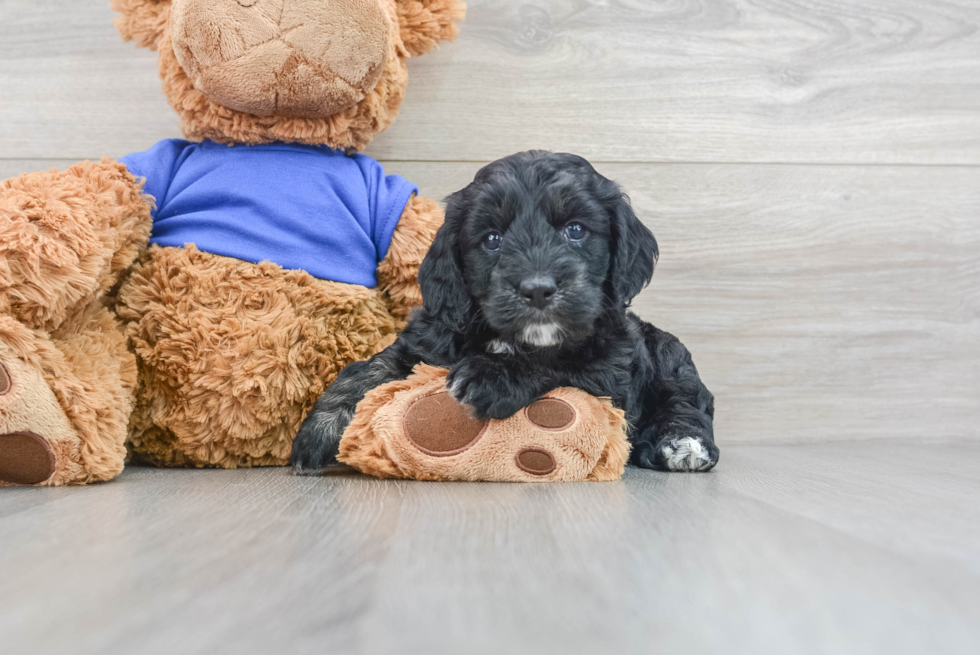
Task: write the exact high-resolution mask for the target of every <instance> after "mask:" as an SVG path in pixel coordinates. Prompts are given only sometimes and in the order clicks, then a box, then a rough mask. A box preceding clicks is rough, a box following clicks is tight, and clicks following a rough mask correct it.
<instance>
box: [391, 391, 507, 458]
mask: <svg viewBox="0 0 980 655" xmlns="http://www.w3.org/2000/svg"><path fill="white" fill-rule="evenodd" d="M487 423H488V422H487V421H481V420H479V419H475V418H473V417H472V416H470V415H469V413H468V412H467V411H466V408H465V407H464V406H463V405H461V404H459V403H458V402H456V401H455V400H453V398H452V396H450V395H449V392H448V391H443V392H440V393H434V394H432V395H429V396H423V397H422V398H419V399H418V400H416V401H415V402H414V403H412V405H411V407H409V408H408V412H407V413H406V414H405V436H407V437H408V439H409V441H411V442H412V444H414V446H415V447H416V448H418V449H419V450H421V451H422V452H423V453H425V454H427V455H433V456H436V457H448V456H449V455H458V454H459V453H461V452H463V451H465V450H467V449H468V448H470V447H471V446H472V445H473V444H475V443H476V442H477V441H479V439H480V437H481V436H483V432H484V431H485V430H486V428H487Z"/></svg>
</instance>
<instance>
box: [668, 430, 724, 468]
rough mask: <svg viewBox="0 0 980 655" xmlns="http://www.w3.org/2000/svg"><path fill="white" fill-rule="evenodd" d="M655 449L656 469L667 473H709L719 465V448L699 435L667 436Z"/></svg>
mask: <svg viewBox="0 0 980 655" xmlns="http://www.w3.org/2000/svg"><path fill="white" fill-rule="evenodd" d="M655 448H656V455H655V460H654V461H655V463H656V465H657V466H656V468H659V469H662V470H665V471H695V472H697V471H708V470H710V469H711V468H712V467H714V465H715V464H717V463H718V447H717V446H715V445H714V444H713V443H711V442H710V441H707V440H705V439H703V438H702V437H700V436H697V435H691V436H674V435H667V436H665V437H664V438H663V439H661V440H660V441H659V442H658V443H657V445H656V447H655Z"/></svg>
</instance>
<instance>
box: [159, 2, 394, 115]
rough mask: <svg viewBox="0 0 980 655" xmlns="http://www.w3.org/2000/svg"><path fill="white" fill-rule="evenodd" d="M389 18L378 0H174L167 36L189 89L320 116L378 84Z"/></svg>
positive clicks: (236, 102)
mask: <svg viewBox="0 0 980 655" xmlns="http://www.w3.org/2000/svg"><path fill="white" fill-rule="evenodd" d="M390 22H391V21H390V19H389V16H388V13H387V12H386V11H385V8H384V7H383V5H382V3H381V2H380V0H340V1H335V2H328V3H324V2H320V1H318V0H262V1H261V2H259V1H252V2H241V3H239V2H213V1H212V0H176V1H175V2H174V3H173V5H172V8H171V11H170V28H171V34H170V39H171V44H172V45H173V49H174V53H175V54H176V56H177V61H178V62H179V63H180V65H181V67H182V68H183V69H184V71H186V73H187V75H188V77H189V78H190V79H191V80H192V81H193V83H194V88H196V89H199V90H200V91H201V92H202V93H204V94H205V95H206V96H207V97H208V98H210V99H211V100H212V101H213V102H216V103H217V104H219V105H221V106H222V107H227V108H229V109H234V110H236V111H241V112H245V113H249V114H255V115H257V116H300V117H306V118H323V117H325V116H332V115H334V114H337V113H339V112H342V111H344V110H345V109H348V108H350V107H352V106H354V105H355V104H357V103H358V102H360V101H361V100H362V99H363V98H364V95H365V94H366V93H367V92H369V91H370V90H371V89H373V88H374V86H375V85H376V84H377V82H378V79H379V78H380V77H381V72H382V71H383V70H384V64H385V61H386V59H387V55H388V44H389V41H390V36H389V32H390V31H391V25H390ZM216 25H221V26H222V27H223V28H222V29H220V30H217V31H216V30H215V29H214V27H215V26H216Z"/></svg>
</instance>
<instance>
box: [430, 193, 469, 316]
mask: <svg viewBox="0 0 980 655" xmlns="http://www.w3.org/2000/svg"><path fill="white" fill-rule="evenodd" d="M465 191H466V190H465V189H464V190H463V191H459V192H457V193H454V194H453V195H451V196H449V198H447V200H446V221H445V222H444V223H443V224H442V227H440V228H439V231H438V232H436V238H435V239H434V240H433V241H432V246H431V247H430V248H429V252H428V254H426V256H425V259H423V260H422V265H421V266H420V267H419V287H420V288H421V289H422V307H423V308H424V309H425V311H426V312H427V313H428V314H429V315H431V316H433V317H435V318H438V319H439V320H441V321H442V322H444V323H446V324H447V325H448V326H449V327H450V328H451V329H452V330H454V331H457V332H462V331H463V330H464V327H465V324H466V322H467V318H468V316H469V313H470V294H469V293H468V292H467V290H466V283H465V282H464V280H463V269H462V267H461V266H460V263H459V260H460V255H461V253H460V252H459V245H458V241H459V232H460V228H461V226H462V222H463V221H462V215H463V213H464V209H463V205H464V204H465V202H464V200H463V193H464V192H465Z"/></svg>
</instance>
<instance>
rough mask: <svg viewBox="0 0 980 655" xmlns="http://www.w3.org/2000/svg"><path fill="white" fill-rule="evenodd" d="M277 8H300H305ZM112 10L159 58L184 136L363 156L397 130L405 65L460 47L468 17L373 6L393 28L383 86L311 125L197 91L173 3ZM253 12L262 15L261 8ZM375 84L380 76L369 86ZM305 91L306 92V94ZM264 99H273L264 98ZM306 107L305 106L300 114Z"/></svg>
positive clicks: (443, 7) (435, 2)
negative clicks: (176, 33) (182, 58)
mask: <svg viewBox="0 0 980 655" xmlns="http://www.w3.org/2000/svg"><path fill="white" fill-rule="evenodd" d="M185 1H186V0H185ZM277 1H278V2H280V3H283V2H286V3H293V2H297V3H299V2H303V1H304V0H277ZM113 2H114V6H115V7H116V10H117V11H120V12H121V13H122V16H121V17H120V18H119V19H117V22H116V26H117V27H118V28H119V31H120V34H121V35H122V36H123V38H125V39H132V40H134V41H136V42H137V44H138V45H141V46H145V47H150V48H154V49H156V50H158V52H159V67H160V77H161V80H162V81H163V91H164V94H166V96H167V99H168V100H169V102H170V105H171V106H172V107H173V108H174V110H175V111H176V112H177V114H178V115H179V116H180V121H181V129H182V131H183V132H184V135H185V136H186V137H187V138H188V139H191V140H203V139H211V140H213V141H218V142H221V143H244V144H257V143H271V142H273V141H292V142H298V143H309V144H325V145H328V146H330V147H332V148H340V149H345V150H348V151H352V150H361V149H363V148H364V147H365V146H367V144H368V143H370V141H371V139H373V138H374V136H376V135H377V134H379V133H380V132H382V131H384V130H385V129H386V128H387V127H388V126H389V125H391V123H392V121H393V120H394V118H395V115H396V114H397V113H398V109H399V108H400V107H401V103H402V100H403V99H404V97H405V87H406V85H407V84H408V72H407V68H406V66H405V59H406V58H407V57H409V56H415V55H419V54H423V53H424V52H427V51H428V50H431V49H432V48H433V47H435V45H436V43H437V42H438V41H439V40H452V39H454V38H455V37H456V33H457V27H456V24H457V23H458V22H459V21H460V20H462V17H463V12H464V6H463V4H462V3H460V2H458V0H430V1H428V2H424V1H423V2H420V1H419V0H410V1H401V0H372V2H378V3H380V4H381V8H382V9H383V10H384V13H385V15H386V16H387V19H388V26H389V29H388V34H389V36H388V41H387V44H386V47H385V53H386V54H385V63H384V67H383V70H382V71H381V73H380V77H378V80H377V83H376V84H374V86H373V88H371V89H370V90H368V89H367V88H366V87H365V86H364V85H361V91H360V92H359V95H362V96H363V97H362V98H361V99H360V100H359V101H358V102H357V104H354V105H353V106H350V107H348V108H346V109H344V110H343V111H339V112H336V113H333V114H330V115H326V116H322V115H321V116H315V117H310V116H302V115H291V116H289V115H281V114H273V115H256V114H252V113H247V112H245V111H239V110H235V109H233V108H230V107H227V106H224V105H222V104H220V103H219V102H218V101H217V100H216V99H214V98H211V97H208V95H207V94H206V93H205V92H204V91H203V90H202V89H199V88H197V87H196V86H195V84H194V81H193V80H192V78H191V76H189V75H188V73H187V71H185V69H184V68H183V67H182V66H181V64H180V62H179V60H178V57H177V54H176V53H175V51H174V42H173V37H172V35H171V33H170V29H171V21H170V12H171V3H170V1H169V0H161V1H159V2H157V1H155V0H113ZM253 8H254V9H259V4H258V3H256V4H255V6H254V7H253ZM178 42H179V40H178ZM371 77H373V75H372V76H369V79H370V78H371ZM302 86H303V85H302V84H300V85H299V88H302ZM258 95H260V96H261V97H263V98H265V97H268V96H267V94H266V93H265V92H264V91H263V92H261V93H259V94H258ZM299 95H302V94H299ZM299 95H297V97H299ZM351 97H353V96H351ZM302 104H303V103H301V102H298V104H297V106H300V105H302ZM307 106H309V105H307ZM291 113H293V114H296V113H302V112H291Z"/></svg>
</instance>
